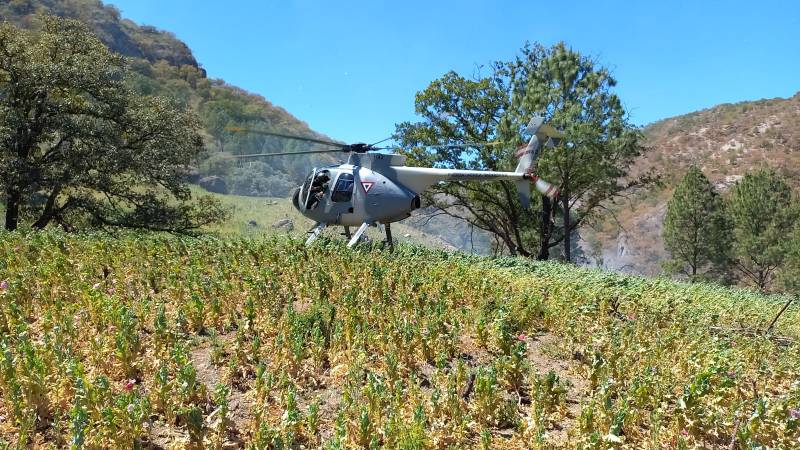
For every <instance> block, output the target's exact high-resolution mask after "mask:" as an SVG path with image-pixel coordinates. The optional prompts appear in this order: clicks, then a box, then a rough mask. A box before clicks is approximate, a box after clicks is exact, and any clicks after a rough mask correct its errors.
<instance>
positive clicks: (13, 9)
mask: <svg viewBox="0 0 800 450" xmlns="http://www.w3.org/2000/svg"><path fill="white" fill-rule="evenodd" d="M43 14H54V15H57V16H61V17H68V18H73V19H78V20H80V21H82V22H84V23H86V24H87V25H89V26H90V28H91V29H92V31H94V32H95V33H96V34H97V35H98V36H99V37H100V39H101V40H102V41H103V42H104V43H105V44H106V45H108V46H109V48H111V49H112V50H114V51H116V52H118V53H120V54H122V55H125V56H127V57H129V60H130V65H131V68H132V69H133V70H132V73H133V75H132V76H131V79H130V80H129V82H130V83H131V85H132V86H133V87H134V88H135V89H136V90H137V91H139V92H140V93H142V94H145V95H149V94H157V95H164V96H169V97H172V98H174V99H177V100H178V101H179V102H180V103H182V104H184V105H187V106H190V107H191V108H192V109H193V110H195V112H197V114H198V115H199V116H200V118H201V119H202V122H203V124H204V125H205V133H206V149H207V152H206V154H205V155H204V158H202V159H201V160H199V161H197V164H196V167H195V168H193V170H192V172H193V176H194V177H195V181H199V180H200V179H201V178H204V177H219V178H220V179H221V180H220V179H212V180H209V181H215V183H213V186H212V188H213V189H215V190H218V191H219V192H223V193H233V194H239V195H270V196H286V195H287V194H288V192H289V190H290V189H291V188H292V186H293V185H294V184H295V183H296V181H297V180H298V179H300V178H302V177H303V176H304V175H305V172H306V171H307V170H308V167H309V166H313V165H315V164H316V165H318V164H321V163H323V162H327V161H330V160H329V159H325V158H324V157H316V156H311V157H308V156H306V157H304V156H300V157H297V156H295V157H289V158H286V157H281V158H275V159H272V160H270V161H269V162H268V163H265V162H261V161H253V162H247V163H236V162H235V161H234V160H231V159H228V158H225V156H224V154H225V153H228V154H243V153H261V152H276V151H280V150H286V151H291V150H299V149H307V148H308V147H309V144H304V143H298V142H292V141H287V140H283V139H278V138H271V137H266V136H260V135H255V134H243V133H231V132H229V131H226V129H225V128H226V127H228V126H242V127H248V128H253V129H261V130H272V131H280V132H283V133H289V134H297V135H305V136H313V135H317V133H315V132H314V131H313V130H311V129H310V128H309V127H308V125H307V124H305V123H304V122H302V121H300V120H298V119H297V118H295V117H294V116H292V115H291V114H289V113H288V112H287V111H285V110H284V109H282V108H280V107H277V106H275V105H273V104H272V103H270V102H269V101H268V100H266V99H265V98H264V97H261V96H259V95H254V94H251V93H248V92H246V91H244V90H242V89H239V88H237V87H235V86H231V85H228V84H226V83H225V82H224V81H223V80H220V79H210V78H207V76H206V72H205V70H204V69H203V68H202V67H201V66H200V64H198V62H197V61H196V60H195V58H194V56H193V55H192V52H191V50H190V49H189V47H188V46H187V45H186V44H185V43H183V42H182V41H180V40H179V39H177V38H176V37H175V36H174V35H173V34H171V33H169V32H166V31H161V30H158V29H156V28H154V27H151V26H144V25H142V26H140V25H137V24H136V23H134V22H132V21H130V20H127V19H123V18H122V17H121V16H120V12H119V10H117V9H116V8H115V7H114V6H111V5H104V4H103V3H102V2H100V1H99V0H13V1H10V2H0V18H2V20H4V21H8V22H10V23H12V24H14V25H16V26H19V27H24V28H29V29H37V28H38V27H39V26H40V25H41V15H43Z"/></svg>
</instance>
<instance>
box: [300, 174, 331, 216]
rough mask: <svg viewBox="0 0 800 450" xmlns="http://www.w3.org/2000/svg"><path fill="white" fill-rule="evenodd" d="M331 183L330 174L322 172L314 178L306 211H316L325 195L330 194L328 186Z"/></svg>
mask: <svg viewBox="0 0 800 450" xmlns="http://www.w3.org/2000/svg"><path fill="white" fill-rule="evenodd" d="M330 181H331V175H330V172H328V171H327V170H322V171H320V172H318V173H317V174H316V176H314V181H312V182H311V191H310V193H309V194H310V195H309V196H308V200H307V201H306V209H314V208H316V207H317V205H318V204H319V202H320V201H322V198H323V197H324V196H325V193H326V192H328V185H329V184H330Z"/></svg>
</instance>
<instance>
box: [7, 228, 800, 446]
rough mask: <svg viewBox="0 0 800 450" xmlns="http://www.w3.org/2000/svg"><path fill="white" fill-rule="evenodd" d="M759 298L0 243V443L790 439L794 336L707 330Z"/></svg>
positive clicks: (397, 268) (351, 257) (84, 243)
mask: <svg viewBox="0 0 800 450" xmlns="http://www.w3.org/2000/svg"><path fill="white" fill-rule="evenodd" d="M781 300H782V299H773V298H769V297H764V296H759V295H755V294H750V293H746V292H743V291H736V290H726V289H719V288H712V287H708V286H702V285H697V286H688V285H681V284H676V283H672V282H668V281H660V280H650V281H648V280H644V279H640V278H633V277H625V276H621V275H615V274H609V273H603V272H597V271H590V270H584V269H576V268H573V267H570V266H562V265H558V264H537V263H530V262H528V261H524V260H519V259H499V260H493V259H482V258H477V257H467V256H462V255H459V254H448V253H444V252H440V251H433V250H429V249H424V248H421V247H409V246H401V247H400V248H399V249H398V251H397V252H395V254H393V255H390V254H388V253H386V252H381V251H377V250H369V249H366V248H361V249H357V250H353V251H351V250H348V249H346V248H345V247H344V245H342V244H341V243H339V242H325V241H323V242H320V243H319V245H315V246H314V248H313V249H311V250H309V249H307V248H305V247H304V246H303V245H302V244H301V242H299V241H290V240H288V239H287V238H285V237H274V238H267V239H255V240H244V239H233V238H226V239H220V238H211V237H203V238H179V237H174V236H167V235H153V234H144V235H140V234H125V235H115V236H111V237H107V236H104V235H64V234H60V233H38V234H32V235H30V236H27V237H26V236H23V235H20V234H0V331H2V333H0V336H1V337H0V347H1V348H0V355H1V357H0V416H2V417H3V420H2V421H0V439H4V440H5V441H8V442H10V443H12V444H14V445H15V444H17V443H21V441H26V442H31V443H33V444H45V443H46V444H47V445H49V446H58V447H64V446H69V445H70V444H71V443H75V442H82V443H83V445H84V446H86V447H92V448H96V447H114V446H117V447H121V448H131V447H133V443H134V442H139V443H141V444H143V445H145V446H150V447H161V448H173V447H183V446H189V447H194V448H200V447H209V448H211V447H216V448H221V447H223V446H225V447H231V448H236V447H244V446H247V445H249V444H253V445H254V448H268V447H279V446H280V447H282V448H299V447H300V446H301V445H304V446H305V447H306V448H311V447H317V446H320V445H322V446H326V447H330V448H344V447H372V446H387V447H390V448H400V447H401V448H447V447H451V448H463V447H476V448H477V447H484V448H485V447H495V448H552V447H563V448H576V447H577V446H578V445H582V446H583V448H623V447H624V448H756V447H762V448H766V447H770V448H794V447H797V446H798V445H800V441H798V438H799V437H800V435H799V434H798V416H800V391H798V389H800V388H799V387H798V379H800V363H799V361H800V350H799V349H798V346H797V345H796V344H794V343H788V345H787V342H785V340H784V343H783V344H779V343H777V342H775V341H774V340H773V339H771V338H770V337H769V336H752V335H749V334H748V333H743V332H732V331H726V330H729V329H731V328H741V327H745V328H758V327H763V326H764V324H765V323H766V322H767V321H768V320H769V319H770V318H771V316H772V315H773V314H774V313H775V312H776V311H777V310H778V308H779V307H780V301H781ZM799 316H800V312H799V311H798V309H797V308H796V307H793V308H790V309H789V311H787V313H786V314H785V315H784V316H783V317H782V318H781V320H780V321H779V322H778V324H777V326H776V329H775V333H777V334H780V335H784V336H787V337H790V338H796V337H797V336H798V335H800V326H799V325H798V323H799V322H798V319H800V317H799ZM732 442H733V444H731V443H732Z"/></svg>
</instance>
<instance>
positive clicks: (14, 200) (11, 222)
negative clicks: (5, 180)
mask: <svg viewBox="0 0 800 450" xmlns="http://www.w3.org/2000/svg"><path fill="white" fill-rule="evenodd" d="M20 203H22V193H20V192H19V191H18V190H16V189H9V190H8V192H6V230H8V231H14V230H16V229H17V226H18V225H19V207H20Z"/></svg>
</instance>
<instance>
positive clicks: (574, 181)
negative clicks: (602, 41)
mask: <svg viewBox="0 0 800 450" xmlns="http://www.w3.org/2000/svg"><path fill="white" fill-rule="evenodd" d="M487 71H488V72H489V73H488V74H487V75H481V74H480V73H478V74H477V75H476V76H474V77H472V78H467V77H464V76H462V75H459V74H457V73H455V72H449V73H447V74H445V75H444V76H442V77H441V78H439V79H437V80H434V81H433V82H432V83H431V84H430V85H429V86H428V87H427V88H426V89H424V90H423V91H421V92H419V93H417V96H416V101H415V106H416V112H417V114H418V115H419V116H421V118H422V120H421V121H419V122H416V123H412V122H404V123H400V124H398V125H397V129H396V134H397V137H398V139H399V140H400V141H401V142H402V143H403V144H404V145H408V146H413V147H415V148H414V149H413V150H411V151H409V152H408V155H409V157H410V162H411V163H412V164H418V165H427V164H431V165H435V166H437V167H448V168H464V169H478V170H513V168H514V166H515V165H516V161H515V157H514V150H515V148H516V147H517V145H518V144H519V143H520V131H521V130H522V129H523V127H524V125H525V124H526V123H527V121H528V120H530V118H531V117H532V116H534V115H543V116H544V118H545V120H546V121H547V122H548V123H550V124H551V125H553V126H555V127H556V128H558V129H560V130H562V131H563V132H564V134H565V139H564V140H563V141H562V143H561V144H560V145H558V146H556V147H555V148H552V149H543V151H542V153H541V156H540V161H539V163H538V174H539V175H540V176H541V177H542V178H544V179H547V180H549V181H551V182H553V183H555V184H557V185H559V186H560V189H561V196H560V197H559V199H558V207H557V208H553V205H551V204H550V202H549V201H548V199H546V198H540V199H539V200H538V204H537V205H536V207H538V208H539V209H540V211H539V212H538V213H536V212H534V211H533V210H528V209H523V208H521V205H520V204H519V201H518V200H517V198H516V195H515V190H514V187H513V185H512V184H511V183H508V182H498V183H487V184H480V183H475V182H451V183H446V184H441V185H438V186H435V187H434V188H432V189H431V190H429V192H428V193H427V194H426V199H427V201H428V202H429V203H431V204H432V205H434V206H436V207H437V208H438V209H439V211H440V212H441V213H443V214H447V215H451V216H454V217H457V218H460V219H464V220H466V221H468V222H469V223H470V224H472V225H473V226H475V227H476V228H479V229H482V230H485V231H488V232H490V233H492V234H493V235H494V236H496V238H497V240H498V241H499V242H501V243H502V244H503V245H504V246H505V248H506V249H507V250H508V251H509V252H510V253H512V254H521V255H526V256H532V255H538V256H539V257H541V258H546V257H547V255H548V254H549V252H550V249H551V248H554V247H558V246H560V247H561V248H563V249H564V257H565V259H567V260H571V258H572V255H571V248H572V247H573V242H571V236H572V234H573V233H574V232H575V230H576V229H577V228H578V227H580V226H582V225H584V224H586V223H588V222H589V221H591V219H592V218H593V217H594V216H595V215H596V214H597V213H598V212H599V211H600V210H601V209H602V207H603V203H604V202H606V201H609V200H612V199H613V198H615V197H616V196H618V195H619V194H621V193H622V192H623V191H625V190H626V189H629V188H631V187H633V186H635V185H639V184H644V183H646V182H649V181H651V178H649V177H643V178H640V179H636V180H628V181H625V178H626V176H627V175H628V169H629V167H630V165H631V164H632V162H633V159H634V158H635V157H636V156H638V155H639V154H640V153H641V151H642V150H643V148H642V147H641V146H640V145H639V140H640V133H639V131H638V130H637V129H636V128H634V127H633V126H632V125H631V124H630V123H629V122H628V119H627V114H626V112H625V109H624V108H623V106H622V103H621V102H620V100H619V98H618V97H617V96H616V94H614V93H613V91H612V88H613V87H614V86H615V85H616V80H614V78H613V77H612V76H611V75H610V73H609V72H608V70H606V69H605V68H603V67H600V66H598V65H597V64H596V63H595V62H594V61H593V60H592V59H591V58H588V57H586V56H583V55H581V54H579V53H578V52H575V51H574V50H572V49H570V48H568V47H566V46H565V45H564V44H557V45H555V46H553V47H551V48H544V47H542V46H541V45H526V46H525V47H523V48H522V50H521V52H520V54H519V55H518V56H517V57H516V58H515V59H514V60H512V61H507V62H503V61H498V62H495V63H493V64H491V66H490V67H489V68H488V70H487ZM482 141H493V142H499V143H501V144H502V145H497V146H487V147H477V146H471V147H470V146H468V147H443V148H442V147H439V148H435V149H430V148H426V147H425V146H426V145H442V144H462V143H466V142H482ZM556 211H557V213H558V214H560V217H561V220H560V223H559V221H558V220H557V214H555V212H556ZM537 247H538V248H537Z"/></svg>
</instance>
